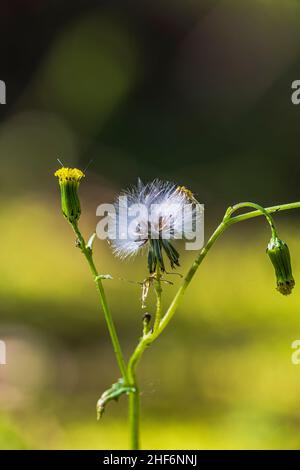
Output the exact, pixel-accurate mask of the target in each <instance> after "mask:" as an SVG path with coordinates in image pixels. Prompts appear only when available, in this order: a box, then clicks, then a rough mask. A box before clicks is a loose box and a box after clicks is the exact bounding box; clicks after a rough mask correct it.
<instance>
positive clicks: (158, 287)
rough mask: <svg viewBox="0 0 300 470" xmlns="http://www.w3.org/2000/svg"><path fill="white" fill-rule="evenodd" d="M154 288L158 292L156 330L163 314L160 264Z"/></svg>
mask: <svg viewBox="0 0 300 470" xmlns="http://www.w3.org/2000/svg"><path fill="white" fill-rule="evenodd" d="M154 290H155V294H156V312H155V320H154V326H153V331H156V330H157V328H158V327H159V324H160V320H161V314H162V302H161V295H162V287H161V272H160V268H159V266H157V268H156V275H155V280H154Z"/></svg>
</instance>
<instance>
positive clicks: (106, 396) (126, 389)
mask: <svg viewBox="0 0 300 470" xmlns="http://www.w3.org/2000/svg"><path fill="white" fill-rule="evenodd" d="M130 392H135V388H134V387H130V386H128V385H124V379H119V380H118V382H116V383H114V384H112V386H111V388H109V389H108V390H106V391H105V392H103V393H102V395H101V397H100V399H99V400H98V402H97V406H96V410H97V420H99V419H100V418H101V417H102V415H103V413H104V411H105V407H106V405H107V403H108V402H110V401H111V400H116V401H117V400H118V399H119V397H120V396H121V395H123V394H124V393H126V394H128V393H130Z"/></svg>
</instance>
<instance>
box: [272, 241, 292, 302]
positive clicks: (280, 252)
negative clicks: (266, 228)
mask: <svg viewBox="0 0 300 470" xmlns="http://www.w3.org/2000/svg"><path fill="white" fill-rule="evenodd" d="M267 254H268V256H269V258H270V260H271V261H272V264H273V266H274V268H275V274H276V279H277V290H278V291H279V292H280V293H281V294H283V295H289V294H291V292H292V289H293V287H294V285H295V281H294V278H293V274H292V266H291V256H290V250H289V248H288V246H287V244H286V243H284V242H283V241H282V240H280V239H279V238H278V237H272V238H271V240H270V243H269V244H268V248H267Z"/></svg>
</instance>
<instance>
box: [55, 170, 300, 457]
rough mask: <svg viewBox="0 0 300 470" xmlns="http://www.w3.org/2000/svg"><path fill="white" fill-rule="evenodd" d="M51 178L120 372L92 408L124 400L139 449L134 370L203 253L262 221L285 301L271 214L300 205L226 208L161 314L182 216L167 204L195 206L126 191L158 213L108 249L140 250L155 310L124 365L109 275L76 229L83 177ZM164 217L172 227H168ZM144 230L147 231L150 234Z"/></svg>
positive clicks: (156, 186)
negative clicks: (239, 227)
mask: <svg viewBox="0 0 300 470" xmlns="http://www.w3.org/2000/svg"><path fill="white" fill-rule="evenodd" d="M55 176H56V177H58V180H59V186H60V191H61V208H62V213H63V215H64V217H65V218H66V220H67V221H68V222H69V223H70V225H71V227H72V229H73V231H74V233H75V236H76V245H77V246H78V247H79V248H80V249H81V251H82V253H83V255H84V256H85V258H86V260H87V262H88V265H89V267H90V270H91V273H92V276H93V278H94V281H95V283H96V287H97V290H98V295H99V301H100V305H101V308H102V311H103V314H104V317H105V321H106V323H107V327H108V332H109V335H110V338H111V342H112V346H113V350H114V353H115V356H116V361H117V363H118V366H119V369H120V373H121V378H120V379H119V380H118V381H116V383H114V384H113V385H112V386H111V387H110V388H109V389H108V390H106V391H105V392H104V393H103V394H102V396H101V397H100V399H99V401H98V403H97V413H98V417H101V416H102V414H103V412H104V410H105V408H106V406H107V404H108V403H109V402H110V401H111V400H117V399H118V398H119V397H120V396H121V395H124V394H125V395H127V396H128V399H129V422H130V436H131V448H132V449H139V447H140V437H139V436H140V391H139V386H138V381H137V375H136V368H137V365H138V363H139V361H140V359H141V357H142V354H143V352H144V351H145V349H146V348H147V347H148V346H150V345H151V344H152V343H153V342H154V341H155V340H156V339H157V338H158V337H159V336H160V335H161V333H162V332H163V331H164V330H165V328H166V326H167V325H168V324H169V322H170V320H171V319H172V317H173V316H174V314H175V312H176V310H177V309H178V306H179V305H180V303H181V301H182V298H183V296H184V294H185V292H186V290H187V288H188V287H189V285H190V283H191V281H192V279H193V277H194V275H195V274H196V272H197V270H198V268H199V266H200V265H201V263H202V261H203V260H204V258H205V257H206V256H207V254H208V252H209V250H210V249H211V247H212V246H213V245H214V243H215V242H216V241H217V240H218V238H219V237H220V236H221V235H222V234H223V233H224V231H225V230H227V229H228V228H229V227H231V226H232V225H234V224H236V223H238V222H243V221H246V220H248V219H251V218H254V217H258V216H263V217H264V218H265V219H266V221H267V222H268V224H269V226H270V229H271V239H270V242H269V243H268V246H267V254H268V256H269V258H270V260H271V262H272V265H273V267H274V270H275V276H276V288H277V290H278V292H280V293H281V294H283V295H285V296H286V295H289V294H291V292H292V289H293V288H294V286H295V280H294V278H293V274H292V267H291V256H290V251H289V249H288V246H287V244H286V243H285V242H283V241H282V240H281V239H280V238H279V236H278V232H277V229H276V228H275V224H274V220H273V217H272V214H273V213H277V212H281V211H285V210H289V209H295V208H299V207H300V202H294V203H289V204H281V205H277V206H273V207H268V208H264V207H262V206H260V205H259V204H255V203H252V202H243V203H239V204H235V205H233V206H230V207H228V209H227V210H226V212H225V215H224V217H223V219H222V221H221V222H220V224H219V225H218V226H217V228H216V230H215V231H214V232H213V233H212V235H211V236H210V238H209V239H208V241H207V242H206V243H205V244H204V246H203V247H202V248H201V249H200V250H199V252H198V253H197V256H196V258H195V260H194V262H193V264H192V266H191V267H190V269H189V270H188V272H187V273H186V275H185V276H184V277H183V279H182V281H181V285H180V287H179V289H178V291H177V293H176V295H175V297H174V298H173V300H172V302H171V304H170V305H169V306H168V307H167V308H166V309H164V308H163V305H162V292H163V289H162V285H163V283H164V282H168V281H167V280H166V279H165V276H167V275H168V274H167V270H166V260H168V263H169V265H170V268H171V269H172V268H173V269H176V268H177V267H178V266H179V264H180V255H179V252H178V251H177V249H176V248H175V246H174V244H173V240H174V239H175V238H176V231H177V228H178V227H179V225H180V223H181V220H180V218H181V217H182V213H181V212H180V211H179V210H178V212H177V213H176V212H175V213H174V211H171V210H170V207H171V205H172V203H173V202H177V203H178V207H179V208H181V207H182V206H183V205H184V204H186V203H189V204H197V201H196V199H195V197H194V195H193V194H192V192H191V191H190V190H189V189H187V188H186V187H184V186H177V185H174V184H172V183H164V182H161V181H158V180H155V181H154V182H152V183H148V184H146V185H143V184H142V183H141V182H138V185H137V186H136V187H135V188H133V189H132V190H130V191H129V192H127V194H128V195H129V197H130V200H131V202H135V203H136V202H142V203H143V204H145V205H146V206H148V205H150V204H154V203H155V204H156V205H157V207H158V209H157V210H159V211H160V217H159V218H158V219H157V218H156V221H157V220H158V222H156V225H155V224H151V220H149V218H143V217H141V219H140V220H139V221H138V224H137V225H136V226H135V230H136V233H135V238H133V239H130V240H126V239H118V238H116V239H113V240H111V246H112V248H113V251H114V252H115V254H116V255H117V256H119V257H120V258H121V259H123V258H126V257H128V256H132V255H135V254H137V253H140V252H141V253H143V252H144V251H145V250H146V252H147V267H148V276H147V277H146V280H145V281H144V282H143V283H141V284H142V287H143V291H148V290H149V288H152V287H153V289H154V292H155V294H156V307H155V309H154V312H153V313H152V314H150V313H148V312H147V313H145V314H144V315H143V321H142V335H141V338H140V340H139V341H138V344H137V346H136V348H135V349H134V351H133V353H132V355H131V357H130V358H129V360H128V361H125V358H124V355H123V351H122V348H121V345H120V341H119V337H118V334H117V331H116V328H115V324H114V321H113V317H112V314H111V311H110V308H109V306H108V302H107V299H106V294H105V290H104V287H103V280H105V279H111V276H110V275H103V274H99V272H98V270H97V268H96V265H95V262H94V258H93V242H94V240H95V234H93V235H92V236H91V237H90V239H89V240H88V242H86V241H85V239H84V237H83V235H82V233H81V231H80V229H79V226H78V222H79V219H80V215H81V208H80V200H79V195H78V190H79V185H80V182H81V180H82V178H83V177H84V173H83V172H82V171H81V170H79V169H77V168H65V167H62V168H60V169H59V170H57V171H56V172H55ZM245 209H247V211H246V212H243V213H241V214H239V215H236V212H237V211H239V210H245ZM249 209H250V210H249ZM170 218H171V222H172V223H171V224H170ZM120 220H121V221H120V222H119V223H120V224H123V223H125V222H124V221H122V218H121V219H120ZM167 222H168V223H167ZM126 223H128V222H126ZM153 225H154V235H153V230H152V229H153V227H151V226H153ZM150 227H151V228H152V229H151V230H150ZM121 228H122V227H121ZM125 228H126V227H125ZM166 232H168V233H167V235H168V237H164V235H166Z"/></svg>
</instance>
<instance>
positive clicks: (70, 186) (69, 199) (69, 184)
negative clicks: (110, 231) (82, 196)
mask: <svg viewBox="0 0 300 470" xmlns="http://www.w3.org/2000/svg"><path fill="white" fill-rule="evenodd" d="M54 176H57V177H58V182H59V186H60V192H61V208H62V213H63V215H64V216H65V218H66V219H67V220H68V221H69V222H70V223H71V224H72V223H75V222H77V221H78V220H79V217H80V214H81V208H80V201H79V197H78V187H79V183H80V180H81V178H83V177H84V173H83V172H82V171H81V170H78V169H77V168H65V167H63V168H60V169H59V170H57V171H56V172H55V173H54Z"/></svg>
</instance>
